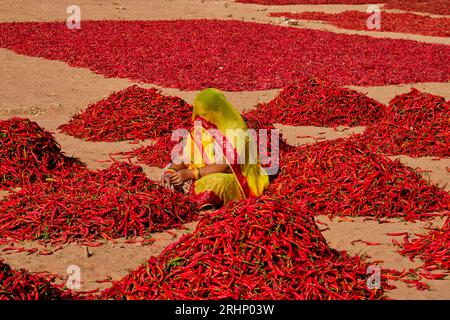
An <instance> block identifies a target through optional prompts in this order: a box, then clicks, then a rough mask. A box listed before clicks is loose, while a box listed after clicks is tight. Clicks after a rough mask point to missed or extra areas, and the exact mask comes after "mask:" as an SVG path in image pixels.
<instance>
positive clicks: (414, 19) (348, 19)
mask: <svg viewBox="0 0 450 320" xmlns="http://www.w3.org/2000/svg"><path fill="white" fill-rule="evenodd" d="M269 15H270V16H271V17H286V18H289V19H296V20H319V21H326V22H328V23H331V24H332V25H335V26H337V27H339V28H343V29H350V30H372V31H381V32H401V33H415V34H422V35H426V36H435V37H448V36H450V31H449V30H450V19H449V18H433V17H429V16H423V15H418V14H413V13H389V12H383V14H382V20H381V25H380V29H368V27H367V20H368V18H369V17H370V15H371V13H365V12H361V11H344V12H341V13H337V14H332V13H324V12H301V13H291V12H272V13H270V14H269Z"/></svg>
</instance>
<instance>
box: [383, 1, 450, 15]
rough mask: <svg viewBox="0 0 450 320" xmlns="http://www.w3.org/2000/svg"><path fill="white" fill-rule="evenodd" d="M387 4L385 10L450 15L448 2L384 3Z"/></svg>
mask: <svg viewBox="0 0 450 320" xmlns="http://www.w3.org/2000/svg"><path fill="white" fill-rule="evenodd" d="M383 2H385V3H387V4H386V5H385V6H384V8H385V9H399V10H404V11H413V12H426V13H433V14H441V15H450V6H449V3H448V0H413V1H411V0H410V1H403V0H391V1H389V2H388V1H383Z"/></svg>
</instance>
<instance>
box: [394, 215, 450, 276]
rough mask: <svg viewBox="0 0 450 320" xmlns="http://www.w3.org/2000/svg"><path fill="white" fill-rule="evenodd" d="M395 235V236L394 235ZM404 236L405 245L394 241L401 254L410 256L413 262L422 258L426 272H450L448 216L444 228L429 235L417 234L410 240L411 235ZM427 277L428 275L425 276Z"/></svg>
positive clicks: (434, 230) (433, 230)
mask: <svg viewBox="0 0 450 320" xmlns="http://www.w3.org/2000/svg"><path fill="white" fill-rule="evenodd" d="M393 235H394V234H393ZM397 235H403V236H404V239H403V240H404V241H403V243H399V242H397V241H395V240H394V241H393V242H394V243H395V244H396V245H398V246H399V247H400V251H399V252H400V254H402V255H405V256H408V257H409V258H410V259H411V260H412V261H413V260H414V258H416V257H417V258H420V260H421V261H423V262H424V264H423V266H422V269H423V270H424V271H425V272H430V271H434V270H445V271H447V272H450V218H449V216H447V218H446V219H445V222H444V224H443V226H442V227H439V228H434V229H430V230H429V232H428V233H425V234H416V236H415V237H414V238H413V239H412V240H410V237H409V234H407V233H406V234H397ZM424 276H426V274H424Z"/></svg>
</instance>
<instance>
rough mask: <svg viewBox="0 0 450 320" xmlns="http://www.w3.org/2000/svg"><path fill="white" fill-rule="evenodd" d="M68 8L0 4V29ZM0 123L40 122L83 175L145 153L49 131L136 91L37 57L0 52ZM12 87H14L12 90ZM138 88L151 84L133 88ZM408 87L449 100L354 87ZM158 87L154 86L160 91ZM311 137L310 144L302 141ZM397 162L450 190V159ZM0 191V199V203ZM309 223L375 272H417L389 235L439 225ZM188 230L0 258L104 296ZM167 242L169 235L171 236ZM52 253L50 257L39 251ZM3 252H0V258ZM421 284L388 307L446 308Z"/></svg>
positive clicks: (209, 11) (170, 9)
mask: <svg viewBox="0 0 450 320" xmlns="http://www.w3.org/2000/svg"><path fill="white" fill-rule="evenodd" d="M69 4H72V3H71V1H57V0H53V1H40V2H39V3H36V2H35V1H31V0H25V1H9V0H8V1H5V0H4V1H2V4H1V6H0V22H2V21H54V20H65V19H66V17H67V15H66V13H65V10H66V7H67V5H69ZM78 4H79V5H80V6H81V8H82V19H127V20H128V19H191V18H218V19H240V20H245V21H257V22H265V23H275V24H282V25H285V24H286V22H285V20H284V19H281V18H270V17H268V16H267V13H268V12H276V11H302V10H303V11H324V12H341V11H344V10H361V11H365V10H366V6H342V5H334V6H332V5H329V6H280V7H274V6H258V5H244V4H237V3H233V2H231V1H206V0H204V1H201V0H185V1H182V0H167V1H144V0H130V1H123V0H121V1H118V0H117V1H108V2H106V3H105V2H103V1H92V0H90V1H88V0H84V1H79V2H78ZM298 27H308V28H322V29H326V30H329V31H331V32H345V33H355V34H369V35H372V36H376V37H392V38H396V37H401V38H408V39H414V40H417V41H424V42H431V43H447V44H449V42H448V41H449V39H445V38H436V37H422V36H412V35H401V34H391V33H380V32H377V33H373V32H352V31H348V30H339V29H337V28H334V27H330V26H324V25H323V24H322V25H319V24H317V23H314V22H303V21H301V22H300V23H299V25H298ZM0 61H1V63H0V74H1V75H2V81H1V83H0V119H6V118H8V117H11V116H22V117H27V118H30V119H32V120H34V121H36V122H38V123H39V124H40V125H41V126H43V127H44V128H46V129H47V130H50V131H52V132H54V133H55V138H56V139H57V141H58V142H59V143H60V144H61V146H62V150H63V151H64V152H65V153H66V154H67V155H70V156H75V157H78V158H80V159H81V160H82V161H83V162H85V163H86V165H87V166H88V167H89V168H91V169H98V168H105V167H108V163H106V162H105V161H106V160H108V158H109V155H110V153H115V152H119V151H128V150H132V149H133V148H137V147H139V146H140V145H148V144H150V142H148V141H144V142H142V143H141V144H140V145H136V144H131V143H128V142H120V143H103V142H84V141H81V140H78V139H75V138H73V137H70V136H67V135H64V134H61V133H59V132H57V130H56V128H57V127H58V126H59V125H61V124H63V123H66V122H67V121H68V120H69V119H70V117H71V115H73V114H75V113H77V112H79V111H80V110H81V109H83V108H85V107H86V106H87V105H89V104H90V103H93V102H96V101H98V100H99V99H101V98H105V97H107V96H108V95H109V94H111V93H112V92H113V91H117V90H121V89H123V88H126V87H128V86H130V85H132V84H135V83H134V82H131V81H129V80H126V79H114V78H104V77H103V76H101V75H98V74H94V73H92V72H91V71H89V70H87V69H81V68H72V67H69V66H68V65H67V64H65V63H63V62H58V61H48V60H44V59H40V58H34V57H28V56H23V55H18V54H16V53H13V52H11V51H8V50H5V49H0ZM18 84H20V85H19V86H18ZM138 84H139V85H141V86H152V84H145V83H138ZM412 86H414V87H416V88H418V89H420V90H423V91H426V92H430V93H433V94H437V95H442V96H444V97H445V98H446V99H450V84H449V83H418V84H408V85H399V86H378V87H352V88H354V89H356V90H358V91H361V92H364V93H367V94H368V95H369V96H370V97H372V98H374V99H376V100H378V101H380V102H382V103H388V101H389V100H390V99H392V98H393V97H394V96H395V95H397V94H400V93H405V92H407V91H409V89H410V88H411V87H412ZM159 88H160V87H159ZM160 89H161V90H162V91H163V92H164V93H165V94H169V95H177V96H179V97H181V98H183V99H185V100H186V101H188V102H190V103H192V101H193V98H194V97H195V95H196V93H197V92H196V91H180V90H177V89H167V88H160ZM277 93H278V90H267V91H254V92H226V96H227V97H228V98H229V99H230V101H231V102H232V103H233V105H234V106H236V108H237V109H239V110H240V111H242V110H248V109H251V108H253V107H254V106H255V105H256V104H257V103H259V102H264V101H269V100H271V99H273V98H274V97H275V96H276V94H277ZM276 126H277V127H278V128H280V129H281V130H282V133H283V134H284V136H285V137H286V138H287V141H288V142H289V143H290V144H293V145H299V144H304V143H312V142H315V141H318V140H323V139H336V138H339V137H344V136H346V135H348V134H351V133H359V132H362V131H363V130H364V127H357V128H344V127H341V128H338V129H337V130H334V129H330V128H319V127H293V126H283V125H279V124H277V125H276ZM304 136H312V137H315V138H304ZM392 158H399V159H400V161H402V162H403V163H405V164H406V165H408V166H410V167H413V168H422V169H423V170H426V171H427V172H425V173H424V174H423V175H424V178H425V179H427V180H429V181H430V183H436V184H438V185H439V186H441V187H444V188H445V189H446V190H449V186H450V183H449V182H450V174H449V173H448V172H447V170H446V167H450V163H449V162H450V160H449V159H441V160H439V161H434V160H432V158H431V157H424V158H410V157H407V156H398V157H392ZM144 171H145V173H146V174H147V175H148V176H149V177H150V178H151V179H157V177H158V176H159V171H160V169H158V168H149V167H144ZM6 194H7V193H6V192H0V199H1V198H2V197H4V196H6ZM317 219H318V220H319V221H321V222H324V223H326V224H327V225H328V227H329V230H326V231H324V232H323V234H324V236H325V237H326V239H327V241H329V242H330V244H331V245H332V246H333V247H335V248H337V249H340V250H347V251H349V252H351V253H360V254H361V253H367V254H369V255H370V256H371V257H372V258H371V260H383V261H384V262H383V266H385V267H389V268H396V269H399V270H402V269H404V268H410V267H413V266H417V265H419V264H420V261H416V262H414V263H412V262H410V261H409V260H408V259H407V258H405V257H402V256H401V255H399V254H398V253H396V252H395V248H394V247H393V245H392V243H391V240H392V237H389V236H387V235H386V234H385V233H387V232H403V231H407V232H410V233H418V232H423V231H425V229H424V227H425V226H427V225H428V224H430V223H432V224H434V225H439V224H440V223H441V221H440V220H439V219H436V220H433V221H431V222H417V223H407V222H404V221H401V220H399V219H396V220H395V222H394V223H384V224H379V223H378V222H374V221H363V219H339V218H335V219H334V220H333V221H331V220H330V219H328V218H327V217H324V216H319V217H317ZM195 225H196V223H195V222H194V223H190V224H188V225H187V226H186V227H187V229H186V230H177V231H174V232H163V233H158V234H154V239H155V242H154V243H153V244H151V245H140V244H138V243H136V244H127V243H125V240H124V239H119V240H117V241H116V242H114V243H113V242H108V243H106V244H104V245H103V246H101V247H96V248H90V251H91V253H93V255H92V256H90V257H88V256H87V254H86V249H85V248H84V247H82V246H80V245H77V244H70V245H67V246H65V247H64V248H63V249H61V250H57V251H55V252H54V253H53V254H51V255H39V254H38V253H34V254H31V255H28V254H26V253H13V252H2V253H1V254H0V257H1V258H4V259H5V261H6V262H7V263H10V264H11V265H12V266H13V267H22V268H25V269H28V270H30V271H32V272H42V271H47V272H51V273H56V274H59V275H61V276H62V277H65V276H66V269H67V267H68V266H69V265H72V264H74V265H78V266H79V267H80V268H81V273H82V281H83V286H82V290H92V289H95V288H103V287H105V286H107V285H108V284H105V283H97V282H96V281H97V280H104V279H107V278H108V279H109V278H110V279H113V280H118V279H120V278H121V277H123V276H124V275H125V274H126V273H127V272H128V271H129V270H132V269H134V268H136V267H137V266H139V265H140V264H141V263H142V262H144V261H145V260H146V259H148V257H149V256H150V255H157V254H158V253H159V252H161V251H162V250H163V249H164V248H165V247H166V246H167V245H168V244H170V243H172V242H173V241H175V240H176V239H177V238H178V237H179V236H181V235H182V234H184V233H186V232H190V230H193V228H195ZM174 234H175V235H176V236H175V237H174ZM357 239H363V240H366V241H372V242H380V243H381V245H380V246H367V245H364V244H361V243H356V244H354V245H353V244H352V241H353V240H357ZM18 246H22V247H36V246H38V244H36V243H25V244H20V245H18ZM2 247H4V246H0V250H1V249H2ZM47 249H50V250H53V249H54V248H53V249H52V248H47ZM0 252H1V251H0ZM448 278H449V277H447V280H438V281H429V282H428V283H430V285H431V290H430V291H418V290H416V289H415V288H409V287H407V286H406V285H405V284H402V283H398V282H397V283H395V284H396V285H397V286H398V288H397V289H395V290H392V291H388V292H387V293H388V295H389V296H390V297H392V298H395V299H401V298H403V299H450V290H448V288H449V287H450V286H449V285H450V279H448Z"/></svg>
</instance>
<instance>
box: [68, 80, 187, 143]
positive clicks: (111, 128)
mask: <svg viewBox="0 0 450 320" xmlns="http://www.w3.org/2000/svg"><path fill="white" fill-rule="evenodd" d="M191 113H192V108H191V107H190V106H189V104H188V103H186V102H185V101H184V100H182V99H180V98H178V97H170V96H164V95H162V94H161V93H160V92H159V91H158V90H157V89H155V88H149V89H145V88H141V87H138V86H136V85H135V86H132V87H129V88H126V89H124V90H122V91H119V92H115V93H113V94H112V95H110V96H109V97H108V98H106V99H103V100H100V101H99V102H96V103H94V104H92V105H90V106H89V107H88V108H87V109H86V110H84V111H83V112H81V113H80V114H78V115H75V116H74V117H73V118H72V120H71V121H70V122H69V123H68V124H65V125H62V126H61V127H60V130H61V131H62V132H64V133H67V134H70V135H72V136H75V137H77V138H83V139H86V140H88V141H108V142H111V141H121V140H145V139H154V138H158V137H161V136H163V135H165V134H170V133H172V131H173V130H175V129H178V128H180V127H181V128H182V127H186V126H188V125H190V123H191V117H190V114H191Z"/></svg>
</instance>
